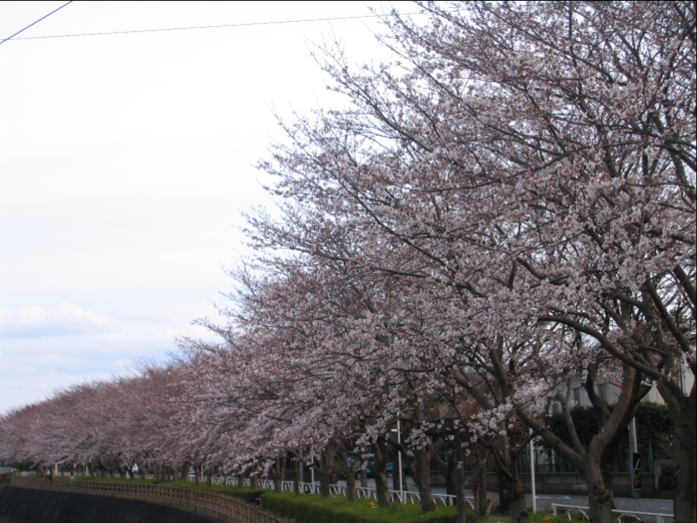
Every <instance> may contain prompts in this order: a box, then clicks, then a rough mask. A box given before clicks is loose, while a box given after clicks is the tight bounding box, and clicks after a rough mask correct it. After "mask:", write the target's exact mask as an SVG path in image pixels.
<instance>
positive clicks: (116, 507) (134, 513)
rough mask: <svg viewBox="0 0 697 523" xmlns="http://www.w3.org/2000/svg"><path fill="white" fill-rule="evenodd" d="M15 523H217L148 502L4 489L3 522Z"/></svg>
mask: <svg viewBox="0 0 697 523" xmlns="http://www.w3.org/2000/svg"><path fill="white" fill-rule="evenodd" d="M5 520H9V521H11V522H12V523H213V522H218V521H219V520H216V519H212V518H209V517H206V516H201V515H198V514H193V513H191V512H187V511H184V510H179V509H175V508H173V507H168V506H165V505H158V504H156V503H147V502H145V501H137V500H129V499H118V498H108V497H102V496H91V495H89V494H76V493H72V492H70V493H66V492H55V491H47V490H34V489H24V488H17V487H10V486H5V485H2V486H0V521H5Z"/></svg>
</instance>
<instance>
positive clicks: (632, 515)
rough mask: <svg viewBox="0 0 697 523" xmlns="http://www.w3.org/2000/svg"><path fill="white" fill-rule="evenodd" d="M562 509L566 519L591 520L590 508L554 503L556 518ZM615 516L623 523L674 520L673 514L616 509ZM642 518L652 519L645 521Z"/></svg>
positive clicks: (553, 509)
mask: <svg viewBox="0 0 697 523" xmlns="http://www.w3.org/2000/svg"><path fill="white" fill-rule="evenodd" d="M558 508H562V509H565V510H566V517H568V518H569V519H570V520H571V519H573V518H576V519H580V518H583V519H589V518H588V507H582V506H579V505H562V504H561V503H552V513H553V514H554V515H555V516H556V515H557V509H558ZM612 513H613V514H616V515H617V520H618V521H620V522H621V523H642V522H644V521H646V523H649V521H651V522H652V523H668V521H666V520H665V519H664V518H669V521H672V520H673V514H663V513H660V512H639V511H637V510H621V509H615V510H613V511H612ZM642 516H644V517H648V518H651V519H648V520H644V519H642Z"/></svg>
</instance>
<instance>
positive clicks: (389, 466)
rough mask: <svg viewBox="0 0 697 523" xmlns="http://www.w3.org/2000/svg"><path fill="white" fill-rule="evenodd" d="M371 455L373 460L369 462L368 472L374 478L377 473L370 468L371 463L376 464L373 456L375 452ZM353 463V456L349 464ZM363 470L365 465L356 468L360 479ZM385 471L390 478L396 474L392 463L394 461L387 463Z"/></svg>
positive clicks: (357, 476) (357, 477)
mask: <svg viewBox="0 0 697 523" xmlns="http://www.w3.org/2000/svg"><path fill="white" fill-rule="evenodd" d="M370 457H371V460H370V461H369V462H368V466H367V467H366V472H367V474H368V477H369V478H372V477H375V473H374V472H373V471H372V470H371V469H370V465H371V464H374V461H373V459H372V458H374V457H375V454H371V455H370ZM353 463H354V460H353V458H349V464H350V465H353ZM362 471H363V467H358V469H357V470H356V479H359V478H360V477H361V472H362ZM385 472H387V477H388V478H391V477H392V475H393V474H394V466H393V465H392V463H388V464H387V465H385ZM345 475H346V473H344V476H345Z"/></svg>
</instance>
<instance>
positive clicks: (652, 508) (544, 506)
mask: <svg viewBox="0 0 697 523" xmlns="http://www.w3.org/2000/svg"><path fill="white" fill-rule="evenodd" d="M405 479H406V482H407V485H408V487H409V492H418V489H417V488H416V485H415V484H414V480H412V479H411V477H409V476H407V477H406V478H405ZM389 481H390V486H392V479H390V480H389ZM339 484H344V485H345V484H346V482H345V481H339ZM356 485H357V486H360V481H357V482H356ZM368 486H369V487H370V488H375V480H374V479H372V478H371V479H368ZM433 493H434V494H445V493H446V491H445V489H444V488H434V489H433ZM467 494H468V495H472V492H469V491H468V492H467ZM488 494H489V496H491V497H494V498H497V497H498V493H495V492H489V493H488ZM552 503H561V504H563V505H578V506H585V507H587V506H588V497H587V496H565V495H558V494H538V495H537V510H549V511H551V510H552ZM527 505H528V507H532V496H531V495H530V494H528V495H527ZM615 507H616V508H618V509H626V510H635V511H638V512H660V513H662V514H672V513H673V500H670V499H646V498H643V499H633V498H615Z"/></svg>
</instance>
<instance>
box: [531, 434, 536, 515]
mask: <svg viewBox="0 0 697 523" xmlns="http://www.w3.org/2000/svg"><path fill="white" fill-rule="evenodd" d="M530 490H531V494H532V511H533V513H535V512H537V492H536V490H535V436H534V435H533V437H532V438H530Z"/></svg>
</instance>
